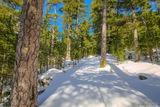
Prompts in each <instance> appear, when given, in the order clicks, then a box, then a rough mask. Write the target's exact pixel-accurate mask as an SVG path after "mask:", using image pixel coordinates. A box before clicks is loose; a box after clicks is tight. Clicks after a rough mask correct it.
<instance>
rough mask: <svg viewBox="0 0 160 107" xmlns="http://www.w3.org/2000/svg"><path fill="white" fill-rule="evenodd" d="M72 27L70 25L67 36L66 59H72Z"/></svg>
mask: <svg viewBox="0 0 160 107" xmlns="http://www.w3.org/2000/svg"><path fill="white" fill-rule="evenodd" d="M70 30H71V27H70V25H69V33H68V37H67V53H66V60H71V40H70V36H71V31H70Z"/></svg>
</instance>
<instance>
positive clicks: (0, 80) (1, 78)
mask: <svg viewBox="0 0 160 107" xmlns="http://www.w3.org/2000/svg"><path fill="white" fill-rule="evenodd" d="M5 59H6V54H5V53H4V54H3V64H2V72H1V76H0V102H1V101H2V98H3V97H2V95H3V81H4V63H5V62H4V61H5Z"/></svg>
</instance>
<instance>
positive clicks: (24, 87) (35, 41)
mask: <svg viewBox="0 0 160 107" xmlns="http://www.w3.org/2000/svg"><path fill="white" fill-rule="evenodd" d="M43 2H44V1H43V0H34V1H33V0H31V1H30V0H24V5H23V7H22V19H21V24H20V32H19V36H18V44H17V50H16V61H15V68H14V73H13V86H12V92H11V107H37V64H38V51H39V38H40V32H41V22H42V9H43Z"/></svg>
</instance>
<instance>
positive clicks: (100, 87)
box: [38, 57, 159, 107]
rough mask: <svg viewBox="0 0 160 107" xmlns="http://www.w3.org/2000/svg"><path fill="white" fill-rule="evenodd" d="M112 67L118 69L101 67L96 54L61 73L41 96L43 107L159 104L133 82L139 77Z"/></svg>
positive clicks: (154, 106)
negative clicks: (133, 77) (130, 75)
mask: <svg viewBox="0 0 160 107" xmlns="http://www.w3.org/2000/svg"><path fill="white" fill-rule="evenodd" d="M111 66H112V68H113V69H114V70H115V71H117V72H115V73H111V72H110V71H109V69H108V68H107V67H106V68H104V69H101V68H99V58H98V57H94V58H89V59H88V60H87V59H85V60H82V61H81V62H80V63H79V64H78V65H76V66H75V67H73V68H71V69H69V70H67V72H66V73H60V74H57V75H56V76H55V78H54V79H53V81H52V83H51V85H50V86H49V87H48V88H47V89H46V91H45V92H44V93H43V94H42V95H40V96H39V99H38V102H39V105H40V107H159V106H158V105H156V104H155V103H154V102H156V100H154V99H153V98H152V97H151V96H148V95H147V94H146V93H143V92H142V91H141V90H138V89H137V88H135V87H133V86H134V85H131V83H130V82H133V84H134V82H137V81H134V80H135V79H132V80H131V81H129V82H127V81H128V80H129V79H130V77H128V76H127V75H125V74H123V73H122V72H121V71H120V69H118V68H117V67H116V66H115V65H113V64H111ZM139 85H142V84H139ZM148 91H150V90H148ZM152 91H153V90H152ZM156 91H157V90H156ZM153 95H154V94H153ZM149 98H151V100H150V99H149ZM153 101H154V102H153ZM158 101H159V100H158Z"/></svg>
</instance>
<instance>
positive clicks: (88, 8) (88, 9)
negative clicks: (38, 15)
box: [44, 0, 92, 32]
mask: <svg viewBox="0 0 160 107" xmlns="http://www.w3.org/2000/svg"><path fill="white" fill-rule="evenodd" d="M91 2H92V0H85V2H84V3H85V4H87V5H88V6H87V8H86V11H87V17H89V14H90V7H89V6H90V4H91ZM46 6H47V5H46V0H45V4H44V10H46ZM62 6H63V4H59V5H57V8H61V7H62ZM50 12H51V13H53V12H54V10H53V9H52V10H51V11H50ZM45 13H46V12H44V14H45ZM57 14H59V15H60V16H62V15H63V13H61V12H59V11H58V10H57ZM57 20H58V21H57V23H56V25H57V26H58V28H59V31H60V32H62V31H63V25H62V21H63V20H62V19H61V18H57ZM53 24H54V22H53V20H51V25H53Z"/></svg>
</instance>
